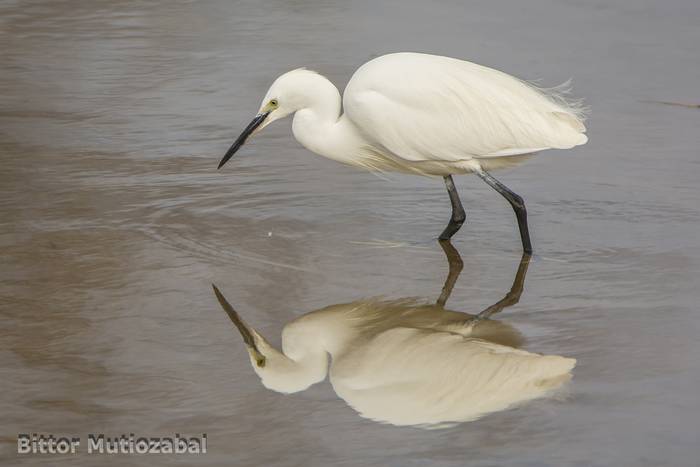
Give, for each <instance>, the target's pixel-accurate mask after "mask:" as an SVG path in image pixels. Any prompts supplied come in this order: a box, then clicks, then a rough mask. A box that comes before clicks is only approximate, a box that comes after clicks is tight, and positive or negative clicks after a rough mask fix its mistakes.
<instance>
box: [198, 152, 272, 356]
mask: <svg viewBox="0 0 700 467" xmlns="http://www.w3.org/2000/svg"><path fill="white" fill-rule="evenodd" d="M224 162H225V161H224ZM211 286H212V287H214V293H215V294H216V298H217V300H219V303H220V304H221V307H222V308H223V309H224V311H225V312H226V314H227V315H228V317H229V318H231V321H232V322H233V324H234V325H235V326H236V328H238V332H240V333H241V337H243V342H245V344H246V345H247V346H248V352H249V353H250V355H251V356H252V357H253V358H254V359H255V363H256V364H257V365H258V366H259V367H263V366H265V356H264V355H263V354H261V353H260V350H258V344H257V343H256V342H255V330H253V328H251V327H250V326H248V325H247V324H246V323H245V321H243V320H242V319H241V317H240V316H239V314H238V313H237V312H236V310H234V309H233V307H232V306H231V304H230V303H229V302H228V301H227V300H226V297H224V295H223V294H222V293H221V292H220V291H219V289H218V288H217V287H216V286H215V285H214V284H212V285H211Z"/></svg>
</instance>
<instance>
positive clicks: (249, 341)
mask: <svg viewBox="0 0 700 467" xmlns="http://www.w3.org/2000/svg"><path fill="white" fill-rule="evenodd" d="M211 286H212V287H213V288H214V294H216V299H217V300H219V304H220V305H221V308H223V309H224V311H225V312H226V314H227V315H228V317H229V318H230V319H231V322H233V324H234V325H235V326H236V328H238V332H240V333H241V337H242V338H243V342H245V344H246V345H247V346H248V349H249V351H250V353H251V354H252V355H253V356H254V357H255V362H256V363H257V365H258V366H259V367H263V366H265V356H264V355H263V354H262V353H260V350H259V349H258V344H257V343H256V342H255V336H254V335H253V331H252V330H251V328H250V327H249V326H248V325H247V324H246V323H245V321H243V319H241V317H240V315H239V314H238V312H236V310H234V309H233V307H232V306H231V304H230V303H229V302H228V300H226V297H224V294H222V293H221V292H220V291H219V289H218V288H217V287H216V286H215V285H214V284H212V285H211Z"/></svg>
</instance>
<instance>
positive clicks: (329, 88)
mask: <svg viewBox="0 0 700 467" xmlns="http://www.w3.org/2000/svg"><path fill="white" fill-rule="evenodd" d="M342 109H343V110H344V113H343V114H342V115H341V97H340V93H339V92H338V89H337V88H336V87H335V86H334V85H333V84H332V83H331V82H330V81H329V80H328V79H326V78H325V77H323V76H321V75H320V74H318V73H315V72H313V71H309V70H306V69H303V68H302V69H297V70H293V71H290V72H288V73H285V74H283V75H282V76H280V77H279V78H277V80H275V82H274V83H273V84H272V86H271V87H270V89H269V90H268V91H267V94H266V95H265V97H264V99H263V101H262V104H261V106H260V110H259V111H258V114H257V115H256V117H255V118H254V119H253V121H252V122H250V124H249V125H248V126H247V127H246V128H245V130H244V131H243V133H241V135H240V136H239V137H238V139H237V140H236V141H235V142H234V143H233V145H232V146H231V147H230V149H229V150H228V152H226V155H225V156H224V157H223V159H221V162H220V163H219V168H221V166H223V165H224V164H225V163H226V161H228V160H229V159H230V158H231V157H232V156H233V154H234V153H235V152H236V151H237V150H238V149H239V148H240V147H241V146H242V145H243V143H245V141H246V139H247V138H248V137H249V136H250V135H252V134H254V133H256V132H257V131H259V130H261V129H262V128H264V127H265V126H267V125H269V124H270V123H272V122H274V121H275V120H278V119H280V118H283V117H285V116H287V115H290V114H292V113H293V114H294V121H293V123H292V129H293V133H294V136H295V138H296V139H297V140H298V141H299V142H300V143H301V144H302V145H303V146H305V147H306V148H307V149H309V150H310V151H312V152H315V153H317V154H319V155H322V156H325V157H328V158H330V159H334V160H336V161H338V162H342V163H345V164H348V165H352V166H357V167H363V168H366V169H369V170H373V171H398V172H404V173H414V174H420V175H433V176H442V177H443V178H444V180H445V184H446V186H447V191H448V193H449V197H450V202H451V204H452V216H451V218H450V221H449V223H448V225H447V227H446V228H445V229H444V231H443V232H442V234H441V235H440V239H449V238H451V237H452V235H454V234H455V233H456V232H457V231H458V230H459V228H460V227H461V226H462V224H463V223H464V221H465V219H466V214H465V212H464V208H463V207H462V203H461V201H460V199H459V195H458V194H457V190H456V188H455V185H454V181H453V180H452V175H453V174H467V173H475V174H476V175H478V176H479V177H480V178H481V179H482V180H484V181H485V182H486V183H487V184H489V185H490V186H491V187H492V188H494V189H495V190H496V191H498V192H499V193H500V194H501V195H502V196H504V197H505V198H506V199H507V200H508V202H509V203H510V204H511V206H512V207H513V210H514V211H515V215H516V218H517V221H518V227H519V229H520V237H521V240H522V244H523V250H524V251H525V252H527V253H530V252H531V251H532V246H531V243H530V236H529V233H528V225H527V213H526V210H525V204H524V202H523V199H522V198H521V197H520V196H518V195H517V194H515V193H513V192H512V191H511V190H510V189H508V188H507V187H506V186H505V185H503V184H502V183H500V182H499V181H498V180H496V179H495V178H494V177H493V176H492V175H491V174H490V173H489V172H488V171H489V170H492V169H498V168H503V167H508V166H512V165H515V164H517V163H519V162H521V161H523V160H525V159H526V158H527V156H530V155H532V154H534V153H536V152H539V151H543V150H545V149H552V148H561V149H564V148H571V147H574V146H577V145H580V144H584V143H585V142H586V141H587V137H586V135H585V134H584V133H585V131H586V128H585V126H584V124H583V111H582V108H581V106H580V105H579V104H578V103H577V102H569V101H567V100H565V99H564V98H563V97H562V95H561V93H559V92H557V91H556V90H545V89H540V88H537V87H535V86H533V85H531V84H529V83H526V82H524V81H522V80H519V79H517V78H515V77H513V76H510V75H508V74H506V73H503V72H500V71H497V70H494V69H491V68H487V67H484V66H480V65H477V64H474V63H470V62H467V61H462V60H457V59H454V58H449V57H441V56H436V55H427V54H419V53H395V54H389V55H384V56H381V57H378V58H375V59H373V60H371V61H369V62H367V63H365V64H364V65H362V66H361V67H360V68H359V69H358V70H357V71H356V72H355V74H354V75H353V76H352V78H351V79H350V82H349V83H348V85H347V87H346V88H345V94H344V95H343V98H342Z"/></svg>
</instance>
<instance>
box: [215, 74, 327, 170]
mask: <svg viewBox="0 0 700 467" xmlns="http://www.w3.org/2000/svg"><path fill="white" fill-rule="evenodd" d="M327 84H329V83H328V80H327V79H326V78H324V77H323V76H321V75H319V74H318V73H316V72H315V71H310V70H307V69H305V68H298V69H296V70H292V71H289V72H287V73H285V74H283V75H281V76H280V77H279V78H277V79H276V80H275V82H274V83H272V86H270V89H268V91H267V94H265V97H264V98H263V100H262V102H261V103H260V109H259V110H258V114H257V115H256V116H255V118H253V120H252V121H251V122H250V123H249V124H248V126H247V127H246V128H245V129H244V130H243V133H241V135H240V136H239V137H238V138H237V139H236V141H234V143H233V144H232V145H231V147H230V148H229V150H228V151H226V155H224V157H223V158H222V159H221V162H219V167H218V168H221V167H222V166H223V165H224V164H225V163H226V162H227V161H228V160H229V159H230V158H231V157H233V155H234V154H235V153H236V151H238V149H240V147H241V146H243V144H244V143H245V142H246V140H247V139H248V137H249V136H251V135H254V134H255V133H257V132H258V131H260V130H262V129H263V128H265V127H266V126H267V125H269V124H270V123H272V122H274V121H275V120H279V119H280V118H284V117H286V116H288V115H290V114H292V113H294V112H296V111H297V110H301V109H303V108H306V107H309V106H310V105H312V104H313V103H314V101H316V100H317V99H318V98H320V97H321V93H319V92H318V91H319V89H324V88H325V87H326V86H327ZM334 89H335V88H334ZM336 93H337V90H336Z"/></svg>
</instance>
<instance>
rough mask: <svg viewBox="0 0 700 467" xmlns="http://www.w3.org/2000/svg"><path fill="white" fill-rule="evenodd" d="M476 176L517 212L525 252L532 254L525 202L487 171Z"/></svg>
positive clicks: (482, 171)
mask: <svg viewBox="0 0 700 467" xmlns="http://www.w3.org/2000/svg"><path fill="white" fill-rule="evenodd" d="M476 174H477V175H478V176H479V177H480V178H481V179H482V180H483V181H485V182H486V183H488V184H489V186H491V188H493V189H494V190H496V191H497V192H499V193H500V194H501V195H502V196H503V197H504V198H505V199H507V200H508V202H509V203H510V205H511V206H513V211H515V217H516V218H517V219H518V228H519V229H520V240H522V242H523V252H525V253H528V254H530V253H532V244H531V243H530V232H529V230H528V228H527V211H526V210H525V201H523V199H522V198H521V197H520V196H518V195H517V194H515V193H513V192H512V191H510V189H509V188H508V187H507V186H505V185H504V184H503V183H501V182H499V181H498V180H496V179H495V178H493V177H492V176H491V174H490V173H488V172H486V171H485V170H481V171H479V172H476Z"/></svg>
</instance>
